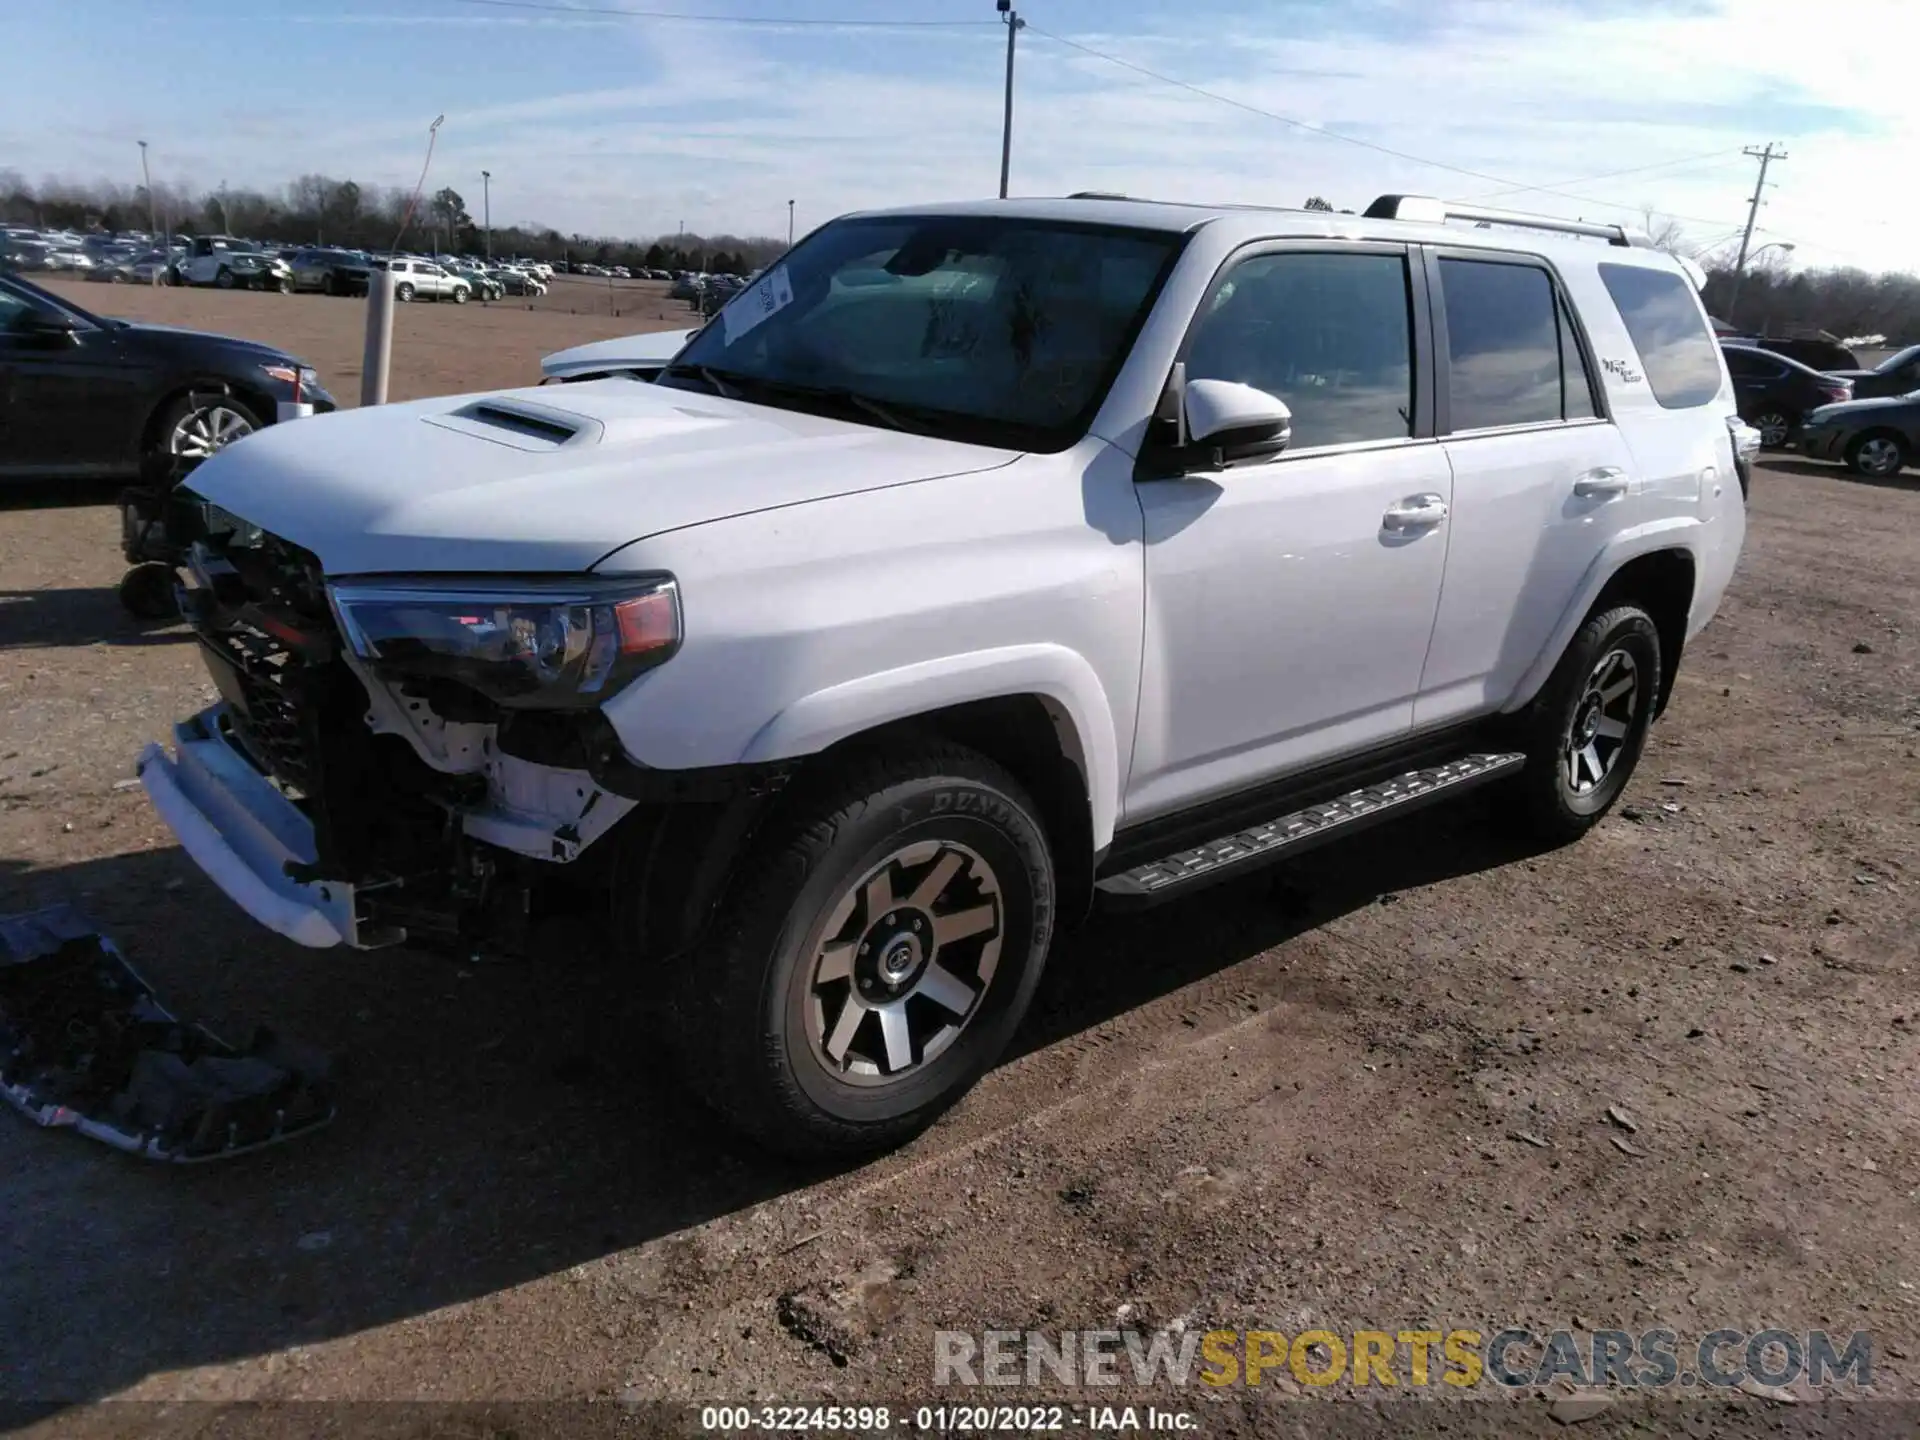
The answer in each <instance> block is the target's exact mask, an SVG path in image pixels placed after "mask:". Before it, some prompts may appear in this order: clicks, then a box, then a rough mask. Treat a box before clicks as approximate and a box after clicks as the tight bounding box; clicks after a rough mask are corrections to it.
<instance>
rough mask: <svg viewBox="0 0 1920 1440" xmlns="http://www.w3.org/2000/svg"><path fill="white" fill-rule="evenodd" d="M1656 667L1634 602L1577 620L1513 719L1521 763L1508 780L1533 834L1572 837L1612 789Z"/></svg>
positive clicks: (1588, 825)
mask: <svg viewBox="0 0 1920 1440" xmlns="http://www.w3.org/2000/svg"><path fill="white" fill-rule="evenodd" d="M1660 674H1661V671H1660V632H1659V630H1658V628H1657V627H1656V626H1655V625H1654V623H1653V619H1652V617H1651V616H1649V615H1648V614H1647V613H1646V611H1644V610H1642V609H1640V608H1639V607H1638V606H1636V605H1620V606H1616V607H1614V608H1613V609H1610V610H1606V611H1603V612H1600V613H1598V614H1595V615H1591V616H1589V617H1588V618H1587V622H1586V624H1584V625H1582V626H1581V627H1580V630H1579V633H1578V634H1576V635H1575V636H1574V637H1573V643H1572V644H1570V645H1568V646H1567V651H1566V654H1564V655H1562V656H1561V657H1560V663H1559V665H1557V666H1556V667H1554V672H1553V674H1552V675H1551V676H1550V677H1549V678H1548V680H1547V683H1546V685H1545V686H1544V687H1542V689H1541V691H1540V694H1539V695H1538V696H1537V697H1536V698H1535V700H1534V702H1533V703H1532V704H1531V705H1530V706H1528V707H1527V709H1526V710H1525V711H1523V712H1522V713H1521V716H1520V721H1519V728H1520V735H1519V738H1520V743H1521V745H1522V747H1523V748H1524V749H1525V750H1526V754H1527V765H1526V769H1524V770H1523V771H1521V773H1520V775H1519V778H1518V779H1517V780H1516V781H1515V789H1516V791H1517V793H1518V798H1519V800H1520V804H1521V808H1522V812H1523V814H1524V816H1525V819H1526V822H1527V824H1528V827H1529V828H1530V829H1531V830H1532V831H1533V833H1534V834H1535V835H1536V836H1537V837H1538V838H1539V839H1541V840H1543V841H1545V842H1547V843H1548V844H1554V845H1559V844H1565V843H1566V842H1568V841H1570V840H1577V839H1579V838H1580V837H1581V836H1582V835H1584V834H1586V833H1587V831H1589V830H1591V829H1592V828H1593V827H1594V826H1595V825H1597V824H1598V823H1599V822H1600V818H1601V817H1602V816H1603V815H1605V814H1606V813H1607V811H1608V810H1609V809H1610V808H1611V807H1612V805H1613V803H1614V801H1616V800H1618V799H1619V798H1620V792H1621V791H1622V790H1624V789H1626V786H1627V781H1628V779H1629V778H1630V777H1631V776H1632V775H1633V768H1634V766H1635V765H1637V764H1638V763H1639V761H1640V752H1641V750H1642V749H1643V748H1644V747H1645V746H1646V743H1647V730H1648V727H1649V726H1651V725H1652V723H1653V714H1654V711H1655V709H1656V708H1657V707H1658V704H1659V698H1660Z"/></svg>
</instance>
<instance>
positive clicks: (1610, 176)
mask: <svg viewBox="0 0 1920 1440" xmlns="http://www.w3.org/2000/svg"><path fill="white" fill-rule="evenodd" d="M1739 154H1740V152H1739V151H1738V150H1710V151H1708V152H1707V153H1706V154H1704V155H1689V156H1684V157H1682V158H1681V159H1678V160H1662V161H1661V162H1660V163H1659V164H1657V165H1636V166H1634V167H1633V168H1631V169H1628V170H1608V171H1606V172H1604V173H1603V174H1599V175H1577V176H1575V177H1574V178H1573V179H1571V180H1555V181H1554V182H1553V184H1552V185H1514V186H1510V187H1509V188H1507V189H1505V190H1483V191H1481V193H1480V194H1478V195H1467V196H1463V197H1462V198H1463V199H1467V200H1497V199H1499V198H1500V197H1501V196H1502V195H1518V194H1520V193H1522V192H1523V191H1530V190H1544V191H1547V192H1549V193H1551V191H1552V190H1553V187H1554V186H1555V185H1590V184H1592V183H1593V182H1594V181H1595V180H1617V179H1619V178H1620V177H1621V176H1622V175H1645V174H1646V173H1647V172H1649V171H1651V170H1671V169H1677V168H1684V167H1687V166H1693V165H1704V164H1705V163H1706V162H1707V161H1710V160H1718V161H1727V160H1732V159H1734V158H1735V157H1736V156H1738V155H1739Z"/></svg>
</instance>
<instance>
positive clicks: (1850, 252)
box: [0, 0, 1920, 269]
mask: <svg viewBox="0 0 1920 1440" xmlns="http://www.w3.org/2000/svg"><path fill="white" fill-rule="evenodd" d="M543 3H545V0H543ZM550 3H553V4H556V5H559V6H562V7H564V9H565V10H569V11H572V12H573V13H559V12H554V11H543V10H537V9H516V8H511V7H509V6H504V5H493V4H479V3H471V0H318V3H303V4H301V5H299V6H293V5H283V4H280V3H276V0H267V3H262V0H61V3H58V4H52V3H48V4H27V3H24V0H7V3H6V20H5V31H6V38H5V53H4V55H3V56H0V71H3V72H4V74H5V83H4V84H0V168H5V167H10V168H14V169H17V170H19V171H21V172H23V173H24V174H25V175H27V176H28V177H29V178H30V179H39V178H41V177H43V176H49V175H69V176H74V177H80V178H95V177H102V176H105V177H112V178H117V179H122V180H126V181H129V182H137V180H138V178H139V152H138V149H137V147H136V144H135V141H136V140H138V139H146V140H148V141H149V142H150V143H151V147H152V161H153V164H154V167H155V176H156V179H165V180H168V181H172V182H176V183H179V184H185V185H192V186H197V187H203V188H211V187H212V186H215V185H217V184H218V183H219V182H221V181H222V180H224V181H226V182H228V183H229V184H232V185H235V186H241V185H246V186H255V187H269V186H273V185H277V184H280V183H283V182H284V181H285V180H287V179H290V178H292V177H293V176H294V175H296V174H299V173H301V172H305V171H310V170H318V171H322V172H324V173H328V174H332V175H335V176H352V177H353V178H355V179H358V180H360V181H362V182H369V181H371V182H375V183H380V184H386V185H394V184H411V183H412V181H413V180H414V178H415V177H416V175H417V174H418V170H419V165H420V159H421V155H422V150H423V145H424V141H425V133H426V126H427V124H428V122H429V121H430V120H431V119H432V118H433V117H434V116H435V115H436V114H441V113H444V114H445V115H446V117H447V118H446V123H445V125H444V127H443V128H442V130H441V132H440V139H439V144H438V147H437V149H436V152H435V157H434V163H433V172H432V175H431V177H430V185H433V186H437V185H440V184H450V185H452V186H454V187H455V188H456V189H458V190H460V191H461V193H462V194H463V195H465V196H466V197H467V198H468V200H469V202H470V205H471V206H472V208H473V209H474V210H475V211H476V213H477V212H478V210H479V202H480V190H481V184H480V174H479V172H480V170H481V169H482V168H483V167H484V168H486V169H489V170H491V171H492V174H493V182H492V195H493V214H494V218H495V220H496V221H498V222H502V223H505V222H511V221H544V222H546V223H550V224H553V225H555V226H557V227H558V228H560V229H562V230H565V231H576V230H577V231H582V232H586V233H590V234H652V233H660V232H669V231H672V230H674V229H675V228H676V227H677V226H678V225H679V224H681V223H682V222H684V223H685V224H686V226H687V228H688V229H701V230H709V231H719V230H732V231H736V232H751V233H763V234H780V233H783V232H784V230H785V226H786V202H787V200H788V199H789V198H791V199H793V200H795V201H796V212H797V216H798V221H799V224H800V227H801V228H802V229H803V230H804V229H805V228H807V227H808V226H810V225H812V224H816V223H818V222H819V221H821V220H823V219H826V218H828V217H829V216H831V215H833V214H836V213H839V212H841V211H844V210H848V209H853V208H858V207H861V206H869V205H884V204H900V203H912V202H914V201H918V200H930V199H945V198H956V197H962V196H976V195H989V194H992V193H993V192H994V190H995V188H996V186H997V183H998V175H999V141H1000V100H1001V67H1002V64H1003V59H1004V31H1003V30H1002V29H1001V28H1000V27H999V26H998V25H996V24H995V23H994V12H993V5H992V4H991V3H989V0H894V3H891V4H888V3H882V0H578V3H575V0H550ZM1909 4H1910V0H1854V3H1851V4H1849V5H1848V7H1847V8H1846V11H1845V15H1846V23H1845V24H1844V26H1835V25H1832V24H1830V23H1828V20H1827V17H1828V16H1830V15H1831V14H1832V13H1833V12H1832V11H1831V10H1830V9H1829V8H1827V7H1816V6H1814V5H1812V4H1810V3H1806V0H1665V3H1656V0H1582V3H1573V0H1524V3H1523V0H1181V3H1177V4H1175V3H1168V0H1027V3H1025V4H1023V5H1022V6H1021V11H1022V14H1023V15H1024V16H1025V17H1026V18H1027V19H1028V20H1029V21H1030V22H1031V27H1032V28H1030V29H1028V30H1027V31H1025V32H1023V34H1022V36H1021V40H1020V51H1019V79H1018V89H1017V99H1016V107H1017V114H1016V123H1015V133H1014V164H1013V186H1012V188H1013V190H1014V192H1015V193H1017V194H1018V193H1025V194H1039V193H1060V192H1062V191H1066V190H1073V189H1111V190H1122V191H1126V192H1128V193H1135V194H1151V195H1158V196H1165V197H1169V198H1179V199H1206V200H1230V201H1245V202H1255V203H1260V202H1273V203H1280V204H1297V203H1299V202H1300V201H1301V200H1303V199H1304V198H1305V197H1306V196H1307V195H1309V194H1315V193H1319V194H1324V195H1326V196H1327V197H1328V198H1329V199H1331V200H1333V201H1334V203H1335V204H1336V205H1342V206H1351V207H1353V208H1356V209H1357V208H1362V207H1364V206H1365V204H1366V203H1367V202H1368V201H1369V200H1370V199H1371V198H1372V197H1373V196H1375V195H1377V194H1381V193H1384V192H1388V191H1410V192H1418V193H1428V194H1439V195H1445V196H1449V197H1455V198H1466V197H1474V198H1484V197H1488V196H1490V195H1491V196H1494V198H1493V199H1491V200H1489V201H1488V203H1498V204H1503V205H1509V206H1513V207H1516V208H1528V209H1538V210H1545V211H1549V212H1551V213H1555V214H1561V215H1584V216H1586V217H1587V218H1591V219H1609V220H1632V219H1636V218H1637V217H1638V215H1639V213H1640V211H1641V210H1642V208H1643V207H1647V206H1651V207H1652V208H1653V209H1654V210H1655V211H1656V212H1659V213H1660V214H1662V215H1671V216H1677V217H1680V223H1681V224H1682V226H1683V227H1684V229H1685V232H1686V234H1687V236H1688V238H1689V239H1690V240H1691V241H1693V242H1695V243H1708V242H1716V241H1723V240H1724V238H1725V237H1727V236H1729V235H1731V234H1732V232H1734V231H1736V230H1737V229H1738V227H1739V225H1740V222H1741V220H1742V219H1743V217H1744V214H1745V202H1746V197H1747V196H1748V195H1749V194H1750V193H1751V191H1752V186H1753V179H1754V165H1753V163H1752V162H1751V161H1749V160H1746V159H1744V158H1742V156H1741V155H1740V150H1741V148H1742V147H1743V146H1746V145H1757V144H1760V143H1762V142H1765V141H1769V140H1772V141H1778V142H1781V143H1783V144H1784V145H1785V146H1786V148H1787V150H1788V152H1789V156H1790V158H1789V159H1788V160H1787V161H1786V162H1785V163H1784V164H1782V165H1780V166H1778V167H1777V168H1776V170H1775V177H1774V178H1776V179H1777V180H1778V182H1779V183H1778V186H1777V188H1775V189H1773V190H1771V191H1770V192H1769V195H1768V201H1769V203H1768V205H1767V206H1766V208H1765V209H1764V210H1763V211H1762V214H1761V221H1760V223H1761V226H1762V227H1763V229H1762V233H1761V235H1760V237H1759V238H1760V239H1761V240H1766V241H1790V242H1793V243H1794V244H1795V246H1796V247H1797V248H1796V250H1795V252H1794V255H1793V260H1794V262H1795V263H1807V264H1842V263H1851V264H1861V265H1866V266H1869V267H1873V268H1892V267H1897V268H1902V269H1908V268H1914V267H1916V266H1920V245H1916V243H1915V241H1914V239H1913V237H1914V236H1915V235H1920V192H1917V191H1916V188H1915V187H1914V186H1913V185H1911V184H1910V183H1908V181H1907V180H1906V179H1903V178H1900V177H1905V176H1910V175H1911V173H1912V169H1913V158H1912V157H1913V156H1915V155H1916V154H1920V144H1916V142H1917V141H1920V105H1915V104H1912V103H1905V102H1903V103H1894V102H1891V101H1889V100H1887V99H1886V98H1885V97H1889V96H1907V95H1910V93H1911V83H1910V82H1911V75H1910V68H1911V56H1910V54H1903V53H1902V51H1903V46H1902V45H1900V44H1894V43H1888V42H1889V40H1890V38H1891V37H1896V36H1899V35H1902V34H1904V33H1906V32H1907V31H1908V30H1909V29H1910V27H1911V17H1910V16H1909V15H1908V13H1907V9H1908V6H1909ZM616 8H618V9H629V10H653V11H676V12H684V13H697V14H702V15H710V16H719V15H726V16H745V17H753V18H757V19H763V20H769V21H776V22H822V21H833V20H863V21H869V22H871V21H883V22H894V23H896V24H897V23H898V22H901V21H972V22H985V23H973V24H962V25H956V26H953V27H951V28H938V27H934V26H928V25H918V26H912V27H908V26H900V27H899V28H854V27H842V26H838V25H832V24H821V23H773V24H765V25H753V26H747V25H738V26H735V25H717V24H702V23H696V22H692V21H675V20H667V19H637V18H636V19H623V18H618V17H614V16H610V15H606V14H601V13H586V11H588V10H606V9H616ZM1055 37H1062V38H1055ZM1783 37H1799V38H1797V39H1792V40H1791V41H1790V42H1789V43H1782V41H1783ZM1876 37H1878V38H1876ZM1062 39H1066V40H1074V41H1078V42H1080V44H1081V45H1082V46H1085V47H1090V48H1091V49H1092V50H1096V51H1102V52H1105V53H1106V54H1109V55H1112V56H1117V57H1119V58H1120V59H1122V60H1126V61H1129V62H1131V63H1132V64H1134V65H1137V66H1141V67H1144V68H1146V69H1148V70H1152V71H1157V72H1159V73H1160V74H1162V75H1166V76H1171V77H1174V78H1176V79H1178V80H1183V81H1186V82H1188V83H1189V84H1191V85H1196V86H1200V87H1202V88H1204V89H1208V90H1212V91H1215V92H1217V93H1218V94H1220V95H1222V96H1226V97H1228V98H1229V99H1231V100H1234V101H1238V102H1240V104H1241V105H1243V106H1250V107H1253V108H1254V109H1256V110H1266V111H1272V112H1275V113H1277V114H1280V115H1285V116H1288V117H1291V118H1293V119H1295V120H1299V121H1302V122H1305V123H1306V124H1308V125H1311V126H1314V127H1317V128H1318V129H1319V130H1322V131H1326V132H1330V134H1315V133H1311V132H1309V131H1307V130H1304V129H1301V128H1299V127H1296V126H1292V125H1288V124H1285V123H1282V122H1281V121H1278V120H1274V119H1270V118H1266V117H1264V116H1261V115H1258V114H1254V113H1251V112H1250V111H1249V110H1247V109H1241V108H1236V107H1235V106H1233V105H1230V104H1226V103H1222V102H1221V101H1219V100H1214V99H1209V98H1206V97H1203V96H1200V95H1197V94H1194V93H1192V92H1190V91H1188V90H1183V89H1181V88H1178V87H1177V86H1173V85H1169V84H1165V83H1162V82H1161V81H1158V80H1154V79H1151V78H1149V77H1147V76H1145V75H1142V74H1140V73H1139V72H1138V71H1134V70H1129V69H1126V68H1123V67H1121V66H1118V65H1115V64H1112V63H1110V62H1109V61H1107V60H1104V59H1101V58H1099V57H1097V56H1095V55H1093V54H1089V53H1088V52H1087V50H1086V49H1075V48H1073V47H1072V46H1069V45H1067V44H1064V43H1062ZM1809 46H1811V47H1815V48H1817V50H1818V52H1819V63H1818V64H1817V65H1810V64H1808V63H1807V53H1808V47H1809ZM1337 137H1344V138H1337ZM1355 142H1364V143H1355ZM1368 146H1374V147H1380V148H1377V149H1375V148H1368ZM1384 152H1399V153H1398V154H1397V155H1396V154H1390V153H1384ZM1407 157H1416V158H1407ZM1422 161H1432V162H1439V163H1438V164H1427V163H1421V162H1422ZM1445 167H1453V168H1445ZM1462 172H1471V173H1462ZM1622 172H1628V173H1622ZM1526 186H1531V187H1545V188H1544V189H1539V188H1536V189H1531V190H1528V189H1522V188H1517V187H1526ZM1496 192H1503V193H1496ZM1552 192H1559V193H1552Z"/></svg>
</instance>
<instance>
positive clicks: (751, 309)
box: [720, 265, 793, 345]
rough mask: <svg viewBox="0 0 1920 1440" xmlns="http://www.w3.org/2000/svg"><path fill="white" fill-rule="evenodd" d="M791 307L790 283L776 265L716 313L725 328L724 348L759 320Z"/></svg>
mask: <svg viewBox="0 0 1920 1440" xmlns="http://www.w3.org/2000/svg"><path fill="white" fill-rule="evenodd" d="M792 303H793V281H791V280H790V279H788V278H787V267H786V266H784V265H776V266H775V267H774V268H773V269H771V270H769V271H768V272H767V273H766V274H765V275H762V276H761V277H760V278H759V279H758V280H756V281H755V282H754V283H753V284H751V285H749V286H748V287H747V288H746V289H745V290H742V291H741V292H740V293H739V294H738V295H736V296H734V298H733V301H732V303H731V304H729V305H728V306H727V308H726V309H724V310H722V311H721V312H720V321H721V323H722V324H723V325H724V326H726V331H727V344H729V345H731V344H733V342H734V341H736V340H738V339H739V338H740V337H741V336H742V335H744V334H746V333H747V332H748V331H749V330H751V329H753V327H754V326H756V325H758V324H759V323H760V322H761V321H762V320H765V319H768V318H769V317H771V316H774V315H777V314H779V313H780V312H781V311H782V310H784V309H786V308H787V306H789V305H791V304H792Z"/></svg>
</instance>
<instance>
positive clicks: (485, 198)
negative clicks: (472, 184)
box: [480, 170, 493, 264]
mask: <svg viewBox="0 0 1920 1440" xmlns="http://www.w3.org/2000/svg"><path fill="white" fill-rule="evenodd" d="M480 211H481V214H482V215H484V216H485V217H486V226H487V263H488V264H492V263H493V172H492V171H491V170H482V171H481V172H480Z"/></svg>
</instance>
